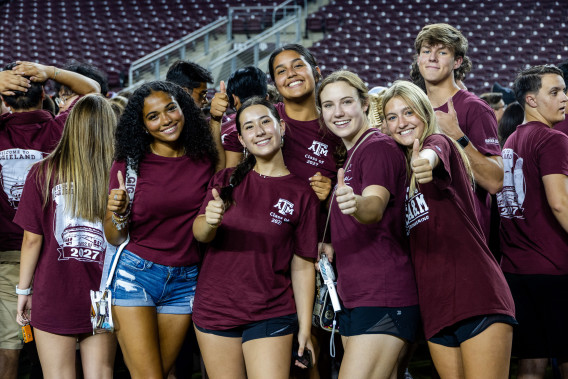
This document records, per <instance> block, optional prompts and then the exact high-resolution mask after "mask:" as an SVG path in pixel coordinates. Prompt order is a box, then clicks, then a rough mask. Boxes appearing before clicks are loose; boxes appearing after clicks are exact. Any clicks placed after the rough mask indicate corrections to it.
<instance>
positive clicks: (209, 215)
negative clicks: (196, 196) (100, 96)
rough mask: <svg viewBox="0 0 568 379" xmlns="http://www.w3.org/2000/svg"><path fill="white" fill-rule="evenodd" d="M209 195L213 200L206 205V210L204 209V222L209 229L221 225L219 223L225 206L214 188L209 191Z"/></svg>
mask: <svg viewBox="0 0 568 379" xmlns="http://www.w3.org/2000/svg"><path fill="white" fill-rule="evenodd" d="M211 194H212V195H213V200H210V201H209V203H208V204H207V208H205V221H207V223H208V224H209V225H210V226H211V227H213V228H216V227H218V226H219V225H221V221H223V214H224V213H225V204H224V203H223V200H222V199H221V196H219V192H218V191H217V190H216V189H215V188H213V190H211Z"/></svg>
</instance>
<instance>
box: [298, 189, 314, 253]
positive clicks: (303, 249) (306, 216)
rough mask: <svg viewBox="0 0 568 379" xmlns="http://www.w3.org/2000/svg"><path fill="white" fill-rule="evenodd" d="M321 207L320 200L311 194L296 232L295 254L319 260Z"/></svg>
mask: <svg viewBox="0 0 568 379" xmlns="http://www.w3.org/2000/svg"><path fill="white" fill-rule="evenodd" d="M319 207H320V202H319V199H318V198H317V196H316V195H315V194H313V193H310V196H308V199H307V201H306V204H305V206H304V209H302V217H301V218H300V222H299V223H298V226H297V227H296V230H295V232H294V241H295V243H294V246H295V251H294V254H296V255H299V256H301V257H304V258H313V259H316V258H317V256H318V249H317V246H318V216H319Z"/></svg>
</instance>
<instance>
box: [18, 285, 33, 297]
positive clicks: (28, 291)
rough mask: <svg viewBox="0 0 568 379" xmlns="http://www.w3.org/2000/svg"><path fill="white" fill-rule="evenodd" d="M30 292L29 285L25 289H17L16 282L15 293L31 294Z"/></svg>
mask: <svg viewBox="0 0 568 379" xmlns="http://www.w3.org/2000/svg"><path fill="white" fill-rule="evenodd" d="M31 294H32V288H31V287H28V288H26V289H25V290H22V289H19V288H18V285H17V284H16V295H25V296H28V295H31Z"/></svg>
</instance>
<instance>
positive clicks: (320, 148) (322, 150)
mask: <svg viewBox="0 0 568 379" xmlns="http://www.w3.org/2000/svg"><path fill="white" fill-rule="evenodd" d="M308 150H310V151H313V152H314V154H315V155H317V156H318V157H321V156H322V155H323V156H324V157H327V145H326V144H325V143H323V142H319V141H313V142H312V146H310V148H309V149H308Z"/></svg>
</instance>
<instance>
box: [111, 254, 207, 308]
mask: <svg viewBox="0 0 568 379" xmlns="http://www.w3.org/2000/svg"><path fill="white" fill-rule="evenodd" d="M197 274H198V269H197V265H193V266H181V267H172V266H163V265H160V264H157V263H154V262H150V261H147V260H145V259H142V258H140V257H139V256H138V255H136V254H134V253H133V252H131V251H128V250H126V249H125V250H123V251H122V254H121V255H120V259H119V260H118V265H117V266H116V271H115V274H114V279H113V281H112V285H111V289H112V304H113V305H118V306H121V307H156V310H157V312H158V313H167V314H191V313H192V309H193V298H194V297H195V285H196V284H197Z"/></svg>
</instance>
